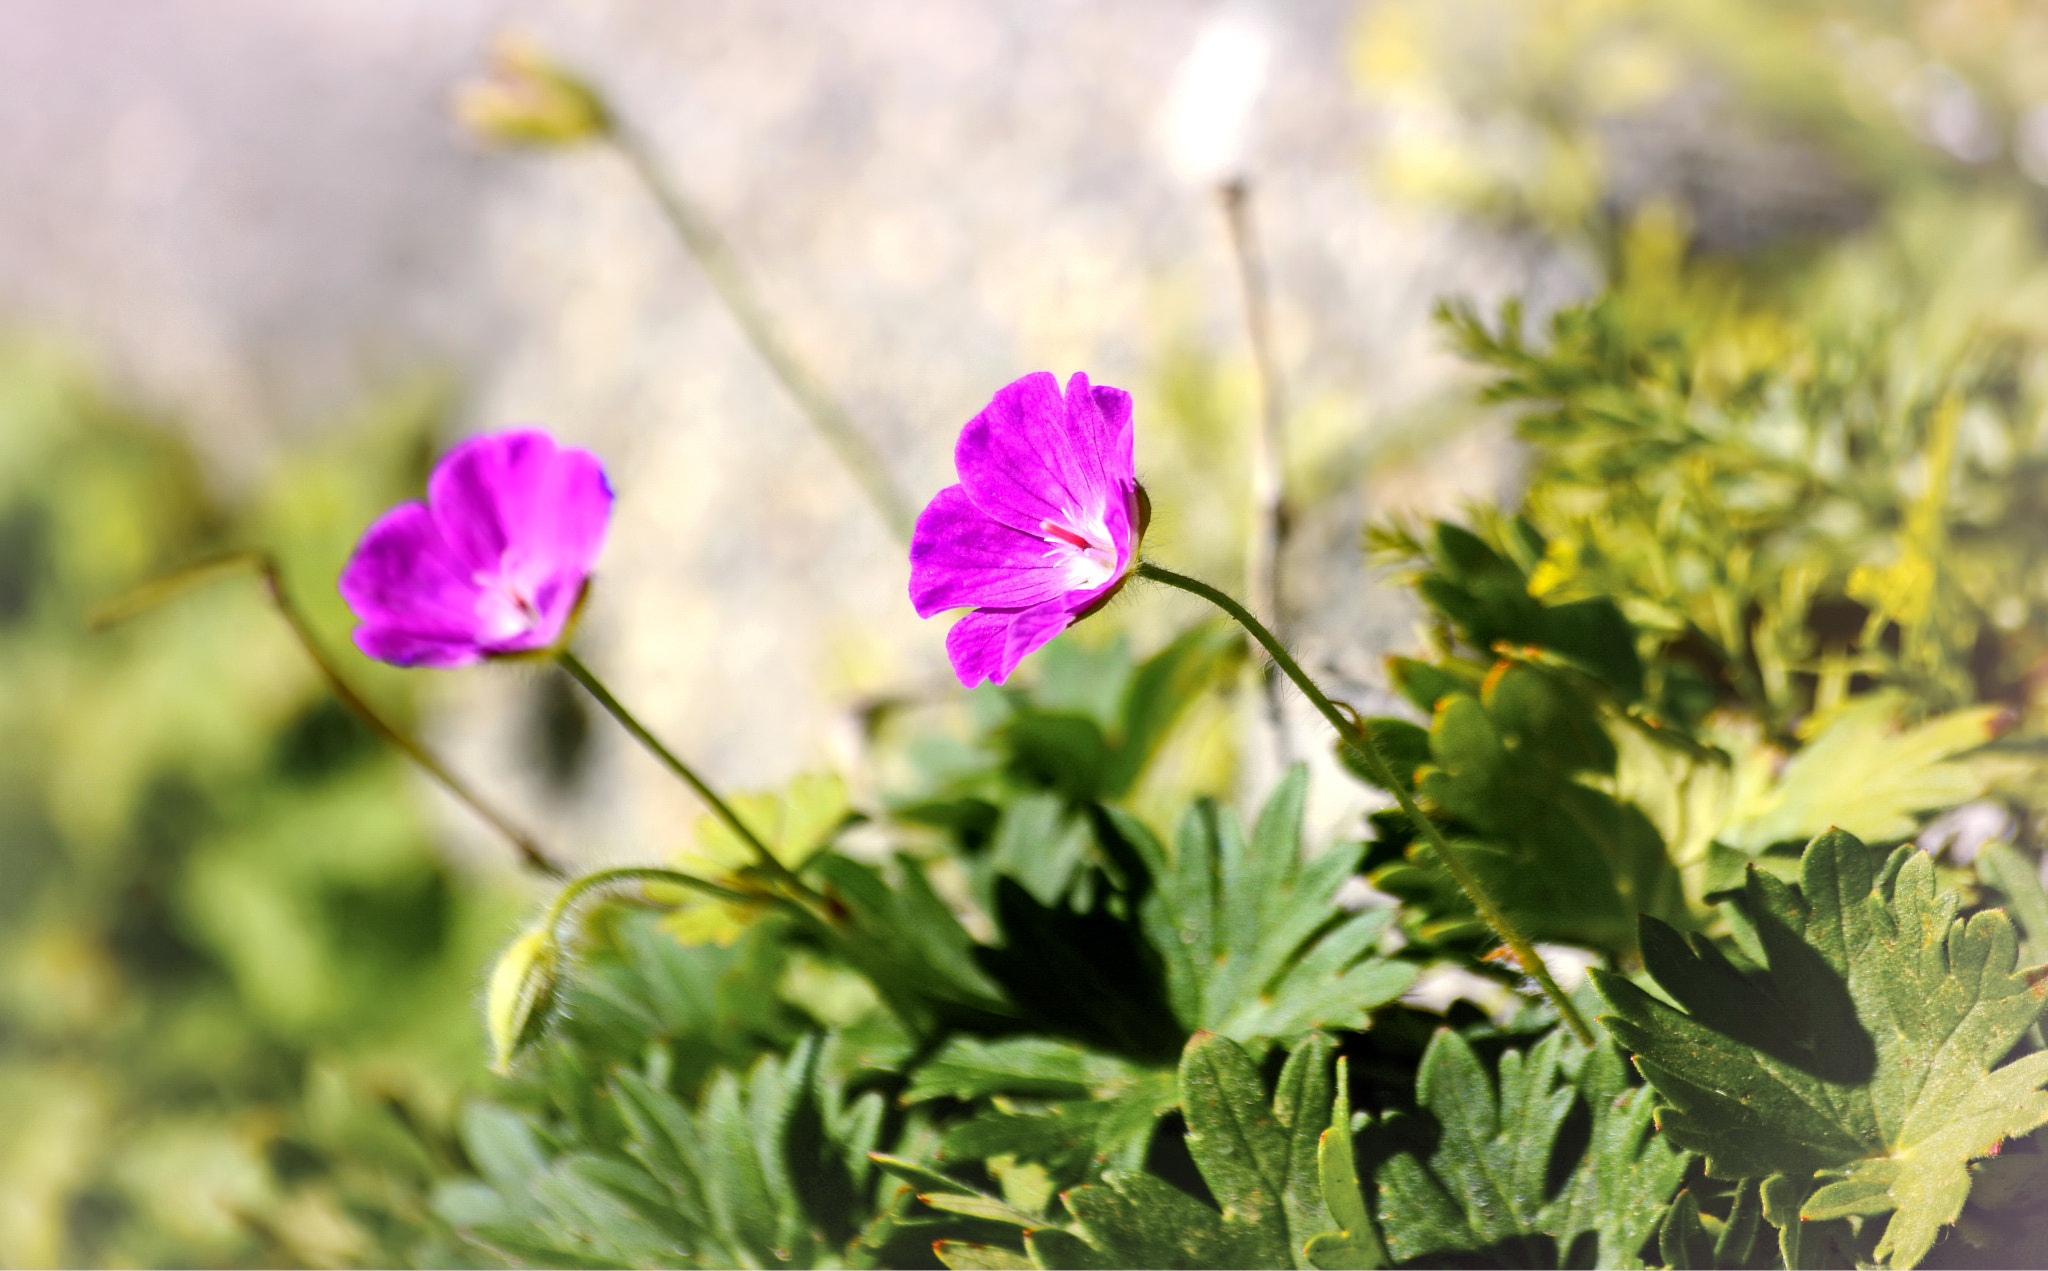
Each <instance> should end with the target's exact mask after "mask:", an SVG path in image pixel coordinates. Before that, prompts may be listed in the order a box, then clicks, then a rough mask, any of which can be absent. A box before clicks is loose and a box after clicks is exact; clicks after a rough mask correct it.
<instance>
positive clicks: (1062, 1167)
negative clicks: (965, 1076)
mask: <svg viewBox="0 0 2048 1271" xmlns="http://www.w3.org/2000/svg"><path fill="white" fill-rule="evenodd" d="M1178 1102H1179V1095H1178V1093H1177V1091H1176V1088H1175V1084H1174V1076H1173V1073H1172V1072H1171V1071H1168V1070H1161V1069H1151V1070H1145V1071H1143V1072H1141V1073H1140V1074H1139V1075H1138V1076H1137V1077H1136V1078H1135V1079H1133V1080H1131V1081H1130V1082H1129V1083H1128V1084H1125V1085H1122V1086H1120V1087H1117V1088H1114V1089H1110V1088H1105V1089H1104V1093H1102V1094H1101V1095H1100V1096H1099V1097H1091V1098H1085V1099H1076V1100H1068V1101H1062V1102H1055V1103H1049V1104H1045V1105H1042V1106H1038V1107H1034V1108H1028V1109H1026V1108H1019V1107H1016V1106H1015V1105H1012V1104H1008V1103H1004V1104H1003V1107H1004V1110H1001V1111H990V1112H984V1113H981V1114H980V1115H978V1116H976V1117H974V1118H972V1119H971V1120H968V1121H964V1122H962V1123H961V1124H959V1125H956V1126H954V1127H953V1128H952V1129H950V1130H948V1131H947V1132H946V1137H945V1141H944V1146H943V1149H942V1152H941V1155H942V1156H943V1157H944V1158H945V1159H946V1160H961V1161H988V1160H992V1159H993V1158H996V1157H1001V1156H1009V1157H1013V1158H1015V1159H1016V1160H1018V1161H1021V1162H1030V1163H1036V1164H1039V1165H1043V1166H1044V1167H1045V1168H1046V1170H1047V1171H1048V1172H1049V1173H1050V1174H1051V1175H1052V1176H1054V1177H1056V1178H1057V1179H1059V1180H1060V1182H1061V1185H1063V1186H1069V1185H1074V1184H1078V1183H1081V1182H1084V1181H1090V1180H1092V1179H1094V1178H1095V1177H1096V1176H1098V1175H1099V1174H1100V1173H1101V1171H1102V1170H1104V1169H1122V1170H1134V1169H1137V1168H1139V1167H1140V1166H1141V1165H1143V1164H1144V1161H1145V1154H1146V1150H1147V1149H1148V1148H1149V1147H1150V1145H1151V1141H1152V1131H1153V1126H1154V1125H1155V1124H1156V1123H1157V1122H1158V1120H1159V1118H1160V1117H1161V1116H1162V1115H1164V1114H1165V1113H1167V1112H1169V1111H1171V1110H1172V1109H1173V1108H1174V1107H1175V1106H1176V1105H1177V1103H1178Z"/></svg>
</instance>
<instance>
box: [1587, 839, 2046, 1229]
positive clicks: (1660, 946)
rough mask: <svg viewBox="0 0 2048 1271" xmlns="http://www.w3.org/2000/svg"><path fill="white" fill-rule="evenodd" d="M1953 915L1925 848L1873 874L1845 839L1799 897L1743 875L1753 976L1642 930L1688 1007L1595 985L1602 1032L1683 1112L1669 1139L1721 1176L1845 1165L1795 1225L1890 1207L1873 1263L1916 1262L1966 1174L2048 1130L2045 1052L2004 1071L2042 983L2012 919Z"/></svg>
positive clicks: (1827, 842) (1755, 875)
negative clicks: (1603, 1009) (1758, 964)
mask: <svg viewBox="0 0 2048 1271" xmlns="http://www.w3.org/2000/svg"><path fill="white" fill-rule="evenodd" d="M1960 903H1961V901H1960V897H1958V896H1957V895H1955V894H1954V893H1949V894H1946V895H1938V894H1937V893H1936V891H1935V881H1934V865H1933V862H1932V861H1931V860H1930V859H1929V858H1928V857H1927V856H1926V854H1925V853H1922V852H1918V851H1915V850H1914V849H1911V848H1901V849H1899V850H1898V851H1897V852H1895V853H1894V854H1893V855H1892V857H1891V859H1890V860H1889V861H1888V862H1887V864H1886V866H1885V868H1884V869H1883V871H1881V872H1880V871H1879V870H1877V869H1875V868H1874V867H1873V865H1872V861H1871V856H1870V853H1869V851H1868V850H1867V849H1865V848H1864V847H1863V845H1862V844H1861V843H1859V842H1857V841H1856V839H1855V838H1853V837H1852V836H1850V835H1848V834H1845V833H1841V832H1838V831H1837V832H1830V833H1828V834H1824V835H1822V836H1820V837H1819V838H1817V839H1815V840H1814V842H1813V843H1812V845H1811V846H1809V847H1808V848H1807V851H1806V854H1805V856H1804V857H1803V858H1802V859H1801V862H1800V885H1799V887H1798V888H1797V889H1795V888H1793V887H1791V886H1789V885H1787V884H1784V883H1780V882H1778V881H1777V880H1776V879H1774V878H1772V877H1770V876H1769V875H1767V874H1764V873H1763V872H1761V871H1758V870H1755V869H1752V870H1751V871H1750V874H1749V879H1748V885H1747V894H1746V897H1745V903H1744V906H1743V915H1742V916H1743V917H1745V918H1746V919H1747V922H1748V923H1749V924H1750V927H1751V930H1752V931H1753V933H1754V941H1755V943H1756V945H1757V948H1758V951H1759V952H1760V953H1761V954H1762V960H1763V961H1764V963H1765V967H1764V969H1763V970H1762V971H1760V972H1755V973H1745V972H1743V971H1741V970H1739V969H1738V968H1736V967H1735V965H1734V964H1733V963H1731V962H1730V961H1729V960H1728V958H1727V957H1726V956H1725V955H1723V954H1722V953H1721V952H1720V951H1719V950H1718V949H1717V948H1716V947H1715V946H1714V945H1712V944H1711V943H1709V942H1707V941H1705V940H1704V939H1700V938H1697V937H1696V938H1694V939H1693V940H1691V941H1690V942H1688V941H1686V940H1685V939H1683V938H1682V937H1680V936H1679V935H1678V934H1677V933H1676V932H1673V931H1671V930H1670V929H1668V928H1665V927H1663V925H1662V924H1660V923H1656V922H1655V921H1654V920H1648V919H1646V920H1645V922H1644V932H1643V957H1644V963H1645V965H1646V967H1647V968H1648V970H1649V972H1650V974H1651V975H1652V976H1653V977H1654V978H1655V979H1656V982H1657V984H1658V985H1659V987H1661V988H1662V989H1663V990H1664V991H1665V992H1666V993H1667V994H1669V995H1670V997H1671V999H1672V1001H1673V1002H1675V1003H1677V1006H1676V1007H1673V1006H1670V1005H1667V1004H1665V1003H1664V1002H1661V1001H1659V1000H1658V999H1656V998H1654V997H1652V996H1650V995H1649V994H1648V993H1646V992H1644V991H1643V990H1641V989H1639V988H1637V987H1636V986H1635V985H1633V984H1630V983H1629V982H1628V981H1626V980H1623V979H1621V978H1620V977H1618V976H1614V975H1611V974H1604V973H1599V972H1596V973H1595V974H1596V977H1597V983H1598V985H1599V988H1600V992H1601V994H1602V996H1604V997H1605V998H1606V999H1607V1002H1608V1004H1609V1006H1610V1007H1612V1009H1613V1010H1614V1012H1615V1013H1614V1015H1612V1016H1610V1017H1607V1018H1608V1021H1609V1028H1610V1029H1611V1030H1612V1031H1613V1033H1614V1034H1615V1036H1616V1037H1617V1038H1618V1039H1619V1040H1621V1041H1622V1043H1623V1044H1625V1045H1626V1046H1628V1047H1629V1048H1630V1049H1631V1050H1633V1051H1634V1052H1635V1053H1636V1056H1637V1061H1636V1062H1637V1067H1638V1068H1640V1069H1641V1071H1642V1073H1643V1075H1644V1077H1646V1078H1647V1079H1648V1080H1649V1081H1650V1083H1651V1085H1652V1086H1654V1087H1655V1088H1656V1089H1657V1092H1658V1094H1659V1095H1660V1096H1661V1097H1662V1098H1663V1099H1664V1100H1665V1101H1667V1102H1668V1103H1669V1104H1670V1105H1671V1107H1670V1108H1669V1109H1668V1110H1667V1111H1665V1112H1664V1113H1663V1114H1662V1115H1661V1117H1660V1124H1662V1126H1663V1127H1664V1129H1665V1131H1666V1132H1667V1133H1668V1134H1669V1135H1670V1136H1671V1138H1672V1141H1673V1142H1675V1143H1677V1144H1678V1145H1680V1146H1682V1147H1686V1148H1690V1149H1692V1150H1696V1151H1701V1152H1704V1153H1705V1154H1706V1156H1707V1168H1708V1171H1709V1172H1710V1173H1711V1174H1713V1175H1714V1176H1716V1177H1722V1178H1740V1177H1759V1176H1763V1175H1767V1174H1775V1173H1782V1174H1785V1175H1788V1176H1795V1177H1796V1176H1801V1175H1804V1176H1809V1177H1810V1176H1811V1175H1813V1174H1814V1173H1815V1172H1816V1171H1822V1170H1825V1171H1833V1172H1834V1173H1835V1174H1836V1176H1837V1179H1838V1181H1836V1182H1834V1183H1831V1184H1829V1185H1827V1186H1824V1187H1822V1188H1821V1189H1820V1190H1819V1191H1817V1192H1815V1193H1814V1194H1813V1195H1812V1196H1811V1197H1808V1198H1807V1199H1806V1201H1805V1204H1806V1206H1807V1207H1808V1208H1807V1209H1806V1210H1802V1214H1801V1216H1802V1217H1804V1218H1807V1219H1809V1220H1822V1219H1826V1218H1830V1217H1834V1216H1837V1215H1849V1214H1862V1215H1871V1214H1876V1213H1878V1212H1881V1211H1882V1210H1883V1209H1887V1208H1894V1207H1895V1208H1896V1210H1897V1212H1896V1213H1895V1214H1894V1215H1893V1217H1892V1218H1891V1220H1890V1222H1889V1224H1888V1225H1887V1226H1886V1228H1885V1232H1884V1236H1883V1239H1881V1240H1880V1241H1879V1242H1878V1243H1877V1245H1876V1249H1875V1256H1876V1257H1878V1258H1880V1259H1882V1260H1884V1261H1886V1262H1887V1263H1888V1264H1889V1265H1891V1266H1897V1267H1906V1266H1913V1265H1915V1264H1917V1263H1918V1262H1919V1261H1920V1259H1921V1258H1922V1257H1924V1256H1925V1255H1926V1253H1927V1250H1928V1249H1929V1247H1931V1245H1932V1244H1933V1242H1934V1239H1935V1237H1936V1235H1938V1234H1939V1232H1940V1229H1941V1228H1942V1227H1943V1226H1944V1225H1946V1224H1948V1223H1951V1222H1954V1221H1955V1219H1956V1216H1957V1214H1958V1213H1960V1212H1961V1210H1962V1206H1963V1202H1964V1199H1965V1198H1966V1197H1967V1196H1968V1194H1969V1188H1970V1168H1969V1163H1970V1162H1971V1161H1972V1160H1973V1159H1976V1158H1979V1157H1984V1156H1988V1155H1990V1154H1991V1153H1993V1152H1995V1151H1997V1150H1998V1148H1999V1145H2000V1144H2001V1143H2002V1142H2003V1141H2004V1140H2005V1139H2007V1138H2010V1137H2014V1136H2017V1135H2022V1134H2026V1133H2028V1132H2029V1131H2031V1130H2033V1129H2034V1128H2036V1127H2037V1126H2040V1125H2043V1124H2048V1092H2044V1091H2043V1089H2042V1087H2043V1086H2044V1085H2048V1054H2040V1053H2036V1054H2032V1055H2028V1056H2025V1057H2024V1058H2021V1059H2018V1060H2015V1061H2013V1062H2012V1063H2009V1064H2006V1065H2005V1066H2003V1067H1995V1066H1994V1065H1997V1064H1998V1063H1999V1061H2000V1060H2001V1059H2002V1058H2003V1057H2004V1056H2005V1055H2006V1054H2007V1052H2009V1051H2010V1050H2011V1049H2012V1047H2013V1044H2014V1043H2015V1042H2016V1041H2017V1040H2018V1039H2019V1037H2020V1036H2021V1035H2022V1034H2023V1033H2024V1032H2025V1031H2026V1030H2027V1028H2028V1027H2029V1026H2030V1025H2032V1024H2033V1023H2034V1022H2035V1020H2036V1019H2037V1018H2038V1017H2039V1015H2040V1013H2041V1005H2042V993H2043V989H2042V988H2041V986H2040V985H2038V984H2036V983H2035V982H2034V979H2033V977H2032V976H2030V975H2025V974H2016V973H2015V972H2014V961H2015V955H2016V952H2017V939H2016V937H2015V934H2014V932H2013V927H2012V923H2011V922H2010V921H2009V920H2008V919H2007V918H2006V916H2005V914H2004V913H2002V912H2000V911H1998V910H1990V911H1986V912H1982V913H1978V914H1975V915H1973V916H1971V917H1970V918H1969V919H1967V920H1963V919H1959V918H1957V917H1956V914H1957V911H1958V909H1959V907H1960ZM1771 1199H1772V1193H1771V1192H1770V1191H1768V1190H1767V1191H1766V1193H1765V1200H1766V1202H1767V1203H1768V1202H1770V1201H1771ZM1887 1202H1888V1203H1887ZM1815 1206H1819V1208H1818V1209H1816V1208H1814V1207H1815ZM1774 1221H1775V1220H1774ZM1779 1225H1781V1226H1782V1225H1783V1224H1782V1223H1781V1224H1779Z"/></svg>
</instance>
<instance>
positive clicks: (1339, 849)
mask: <svg viewBox="0 0 2048 1271" xmlns="http://www.w3.org/2000/svg"><path fill="white" fill-rule="evenodd" d="M1307 786H1308V774H1307V770H1306V769H1305V768H1303V767H1301V766H1299V765H1297V766H1296V767H1294V768H1292V769H1290V770H1289V772H1288V774H1287V776H1286V777H1285V778H1284V779H1283V780H1282V781H1281V782H1280V784H1279V785H1278V786H1277V787H1276V788H1275V789H1274V791H1273V793H1272V796H1271V797H1270V798H1268V800H1267V801H1266V805H1265V807H1264V809H1263V810H1262V811H1261V812H1260V814H1259V820H1258V825H1257V828H1256V829H1255V831H1254V832H1253V834H1252V836H1251V839H1250V841H1247V840H1246V838H1245V835H1244V831H1243V829H1242V828H1241V827H1240V826H1239V824H1238V821H1237V818H1236V817H1235V816H1233V815H1232V814H1231V813H1230V812H1229V811H1228V810H1227V809H1225V808H1223V807H1221V806H1220V805H1218V804H1216V803H1215V802H1214V801H1212V800H1206V799H1205V800H1200V801H1198V802H1197V803H1196V804H1195V805H1194V806H1193V807H1192V808H1190V809H1189V811H1188V814H1187V816H1186V817H1185V818H1184V819H1183V820H1182V822H1181V826H1180V834H1179V837H1178V841H1177V844H1176V850H1175V852H1174V853H1173V856H1172V858H1171V860H1170V861H1168V860H1166V859H1165V853H1164V852H1163V850H1161V849H1160V848H1159V846H1158V843H1157V841H1156V840H1154V839H1153V838H1152V836H1151V835H1150V833H1149V832H1146V831H1145V830H1144V829H1143V827H1142V826H1138V825H1137V824H1136V822H1134V821H1130V820H1129V819H1128V818H1122V817H1119V816H1115V815H1114V814H1113V819H1114V820H1115V822H1116V824H1117V825H1118V826H1119V827H1120V828H1121V829H1122V830H1123V831H1124V833H1125V835H1126V837H1128V838H1130V839H1132V840H1133V842H1134V844H1135V845H1136V847H1137V850H1138V852H1139V854H1140V855H1141V856H1143V857H1145V858H1146V859H1147V860H1148V862H1150V863H1151V864H1152V868H1153V873H1154V886H1153V889H1152V891H1151V892H1150V893H1149V894H1148V895H1147V896H1146V897H1145V899H1144V901H1143V902H1142V904H1141V907H1140V918H1141V921H1142V922H1143V924H1144V928H1145V932H1146V934H1147V936H1148V937H1149V938H1150V941H1151V944H1152V945H1153V947H1154V948H1156V949H1158V950H1159V952H1160V956H1161V957H1162V959H1163V960H1164V962H1165V970H1166V980H1167V991H1168V994H1169V996H1170V998H1171V1001H1172V1003H1173V1010H1174V1013H1175V1014H1176V1015H1178V1016H1179V1018H1180V1021H1181V1023H1182V1024H1183V1025H1184V1026H1186V1027H1187V1028H1188V1029H1190V1030H1194V1029H1207V1030H1209V1031H1212V1032H1217V1033H1222V1034H1224V1035H1225V1036H1229V1037H1236V1038H1247V1039H1248V1038H1252V1037H1292V1036H1297V1035H1299V1034H1302V1033H1305V1032H1308V1031H1310V1030H1311V1029H1315V1028H1352V1027H1363V1026H1364V1024H1365V1023H1366V1022H1367V1020H1368V1018H1369V1017H1370V1014H1371V1012H1372V1011H1373V1010H1374V1009H1376V1008H1378V1007H1380V1006H1383V1005H1385V1004H1386V1003H1387V1002H1390V1001H1392V1000H1393V999H1394V998H1396V997H1399V996H1400V995H1401V994H1402V993H1403V992H1406V991H1407V989H1408V986H1409V985H1410V984H1412V983H1413V982H1414V977H1415V974H1416V971H1415V968H1414V966H1413V965H1412V964H1409V963H1403V962H1394V961H1390V960H1387V959H1383V958H1379V957H1377V956H1375V955H1374V951H1375V949H1376V947H1377V944H1378V941H1379V938H1380V935H1381V933H1382V932H1383V931H1384V930H1385V929H1386V926H1387V925H1388V923H1390V922H1391V921H1392V918H1393V915H1392V911H1390V910H1384V909H1382V910H1368V911H1364V912H1360V913H1357V914H1346V913H1344V912H1343V911H1342V910H1340V909H1339V908H1338V907H1337V905H1336V895H1337V891H1338V889H1339V888H1341V887H1342V886H1343V885H1344V882H1345V880H1346V879H1348V878H1349V877H1350V876H1351V874H1352V872H1353V870H1354V869H1356V867H1357V864H1358V859H1359V852H1360V847H1359V845H1358V844H1355V843H1354V844H1340V845H1338V846H1334V847H1331V848H1330V849H1329V850H1327V851H1325V852H1323V853H1322V854H1321V855H1319V856H1317V857H1316V858H1315V859H1313V860H1310V861H1307V862H1303V860H1302V859H1301V817H1302V806H1303V801H1304V799H1305V797H1306V793H1307Z"/></svg>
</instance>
